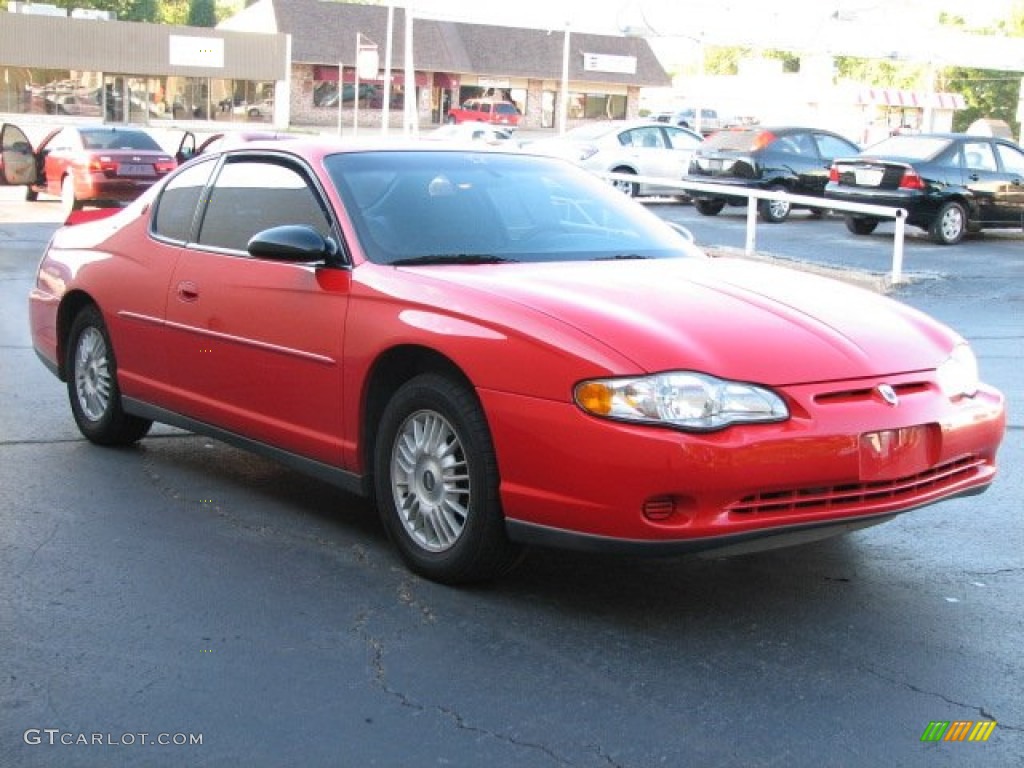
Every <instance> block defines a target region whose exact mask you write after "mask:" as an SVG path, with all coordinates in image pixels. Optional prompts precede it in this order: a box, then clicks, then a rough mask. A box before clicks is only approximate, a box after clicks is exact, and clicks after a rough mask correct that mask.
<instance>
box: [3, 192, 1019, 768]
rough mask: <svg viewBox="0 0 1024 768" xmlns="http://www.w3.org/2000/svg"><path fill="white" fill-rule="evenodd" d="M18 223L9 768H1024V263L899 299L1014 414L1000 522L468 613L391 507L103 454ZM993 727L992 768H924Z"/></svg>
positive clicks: (706, 564) (900, 533)
mask: <svg viewBox="0 0 1024 768" xmlns="http://www.w3.org/2000/svg"><path fill="white" fill-rule="evenodd" d="M26 207H30V206H26ZM0 209H2V210H0V230H3V232H4V233H6V234H7V235H8V239H6V240H4V241H0V394H2V395H3V397H2V398H0V766H7V765H11V766H14V765H17V766H19V767H21V766H24V767H31V766H51V765H61V766H97V765H103V766H106V765H126V766H134V765H146V766H180V765H189V766H222V765H250V766H275V767H276V766H297V767H298V766H301V767H302V768H306V767H307V766H319V765H330V766H359V767H362V766H387V767H389V768H391V767H394V766H399V767H400V766H410V768H420V766H431V765H437V766H468V767H473V766H484V765H486V766H489V767H491V768H503V767H504V766H509V767H511V766H515V767H516V768H521V767H522V766H529V767H531V768H532V767H534V766H536V767H537V768H544V767H545V766H552V767H553V768H562V767H564V766H573V767H578V768H589V767H591V766H594V767H601V768H608V767H609V766H614V767H615V768H651V767H652V766H686V765H693V766H712V765H713V766H744V767H747V766H755V767H758V766H764V767H775V766H778V767H779V768H782V767H785V768H791V767H792V766H816V767H817V766H857V767H859V766H874V765H879V766H881V765H885V766H918V765H920V766H929V768H931V767H933V766H961V765H971V766H989V765H991V766H1010V765H1021V764H1024V734H1022V730H1024V694H1022V693H1021V691H1024V665H1022V664H1021V663H1020V649H1021V647H1022V645H1024V644H1022V640H1024V558H1022V554H1021V553H1022V552H1024V524H1022V521H1021V512H1020V510H1021V508H1022V504H1021V499H1022V496H1024V488H1022V479H1021V472H1020V467H1021V466H1022V461H1024V439H1022V430H1021V423H1022V421H1021V416H1020V415H1019V414H1020V413H1022V412H1024V409H1022V408H1021V404H1022V403H1024V382H1022V380H1021V378H1020V375H1019V369H1020V363H1021V357H1022V353H1024V345H1022V344H1021V343H1020V342H1021V330H1022V325H1024V323H1022V320H1021V315H1020V307H1021V303H1020V302H1021V297H1020V296H1019V295H1018V291H1019V289H1018V288H1017V287H1016V286H1019V285H1020V283H1019V281H1016V282H1015V278H1017V277H1019V276H1020V262H1021V261H1022V260H1021V258H1020V257H1019V256H1018V257H1016V258H1017V261H1016V262H1014V261H1012V259H1009V257H1007V260H1005V261H1003V260H1001V259H1002V258H1003V257H1000V260H997V266H999V269H994V270H993V268H992V266H991V264H990V265H988V266H983V265H982V258H981V257H980V256H977V257H976V258H977V264H976V265H974V266H972V267H971V269H972V270H976V271H978V272H980V271H982V270H983V269H988V270H990V271H992V274H987V275H975V274H974V272H970V273H969V274H967V275H966V276H965V278H964V279H965V281H966V284H967V285H969V289H964V294H963V295H965V296H968V297H969V298H970V300H969V301H967V302H966V303H965V302H963V301H961V300H960V294H958V293H957V281H956V280H955V279H953V278H948V277H947V278H944V279H942V280H935V281H927V282H922V283H918V284H915V285H912V286H910V287H908V288H906V289H904V290H902V291H901V292H900V294H901V298H903V299H904V300H906V301H908V302H909V303H912V304H914V305H915V306H920V307H921V308H923V309H926V310H927V311H929V312H932V313H933V314H938V315H939V316H940V317H942V318H943V319H945V320H947V321H949V322H951V323H953V324H954V325H955V326H957V327H958V328H960V329H961V330H962V332H964V333H965V335H967V336H968V337H969V338H970V339H971V340H972V342H973V343H974V344H975V345H976V347H977V349H978V351H979V355H980V357H981V361H982V367H983V371H984V372H985V373H986V378H987V379H988V380H990V381H993V383H995V384H997V385H998V386H1000V387H1001V388H1003V389H1004V391H1005V392H1006V394H1007V395H1008V397H1009V398H1010V406H1011V418H1012V420H1013V424H1012V427H1011V430H1010V432H1009V433H1008V435H1007V439H1006V443H1005V445H1004V449H1003V453H1002V455H1001V458H1002V466H1003V472H1002V476H1001V477H1000V479H999V481H998V482H997V483H996V485H995V487H993V489H992V490H991V491H990V492H988V493H987V494H984V495H982V496H978V497H973V498H966V499H960V500H956V501H952V502H947V503H946V504H943V505H938V506H934V507H929V508H924V509H921V510H917V511H915V512H912V513H909V514H907V515H904V516H902V517H901V518H898V519H897V520H895V521H893V522H890V523H887V524H885V525H882V526H878V527H875V528H869V529H867V530H864V531H861V532H858V533H855V534H851V535H849V536H847V537H845V538H841V539H834V540H830V541H825V542H820V543H817V544H812V545H808V546H805V547H802V548H799V549H790V550H781V551H777V552H773V553H764V554H759V555H750V556H746V557H739V558H733V559H699V558H692V559H659V560H635V559H629V558H612V557H598V556H593V555H582V554H571V553H562V552H548V551H540V550H538V551H534V552H531V553H530V554H529V555H528V557H527V560H526V562H525V563H524V564H523V565H522V566H521V567H520V569H519V570H518V571H517V572H515V573H514V574H513V575H512V576H510V577H509V578H507V579H506V580H504V581H502V582H500V583H498V584H496V585H492V586H488V587H479V588H474V589H450V588H446V587H442V586H439V585H437V584H432V583H430V582H425V581H423V580H421V579H419V578H417V577H415V576H413V575H411V574H409V572H408V571H406V570H405V569H404V568H403V567H402V565H401V563H400V562H399V560H398V558H397V556H396V555H395V554H394V552H393V550H392V548H391V547H390V545H389V543H388V542H387V539H386V536H385V534H384V532H383V529H382V528H381V526H380V525H379V524H378V521H377V519H376V516H375V513H374V512H373V510H372V509H371V508H370V507H369V506H368V505H367V504H366V503H365V502H363V501H360V500H358V499H356V498H354V497H352V496H349V495H347V494H345V493H343V492H341V491H339V490H337V489H335V488H332V487H330V486H326V485H324V484H321V483H319V482H317V481H315V480H311V479H309V478H307V477H305V476H302V475H298V474H296V473H294V472H291V471H289V470H287V469H284V468H282V467H280V466H278V465H276V464H273V463H271V462H269V461H265V460H263V459H261V458H258V457H255V456H252V455H249V454H246V453H243V452H240V451H237V450H235V449H232V448H229V447H227V446H225V445H223V444H221V443H218V442H216V441H213V440H209V439H207V438H203V437H197V436H194V435H191V434H188V433H184V432H180V431H177V430H173V429H167V428H160V429H156V430H154V433H153V435H151V436H150V437H148V438H147V439H146V440H144V441H143V442H142V443H141V444H140V445H139V446H138V447H136V448H132V449H124V450H105V449H100V448H96V447H93V446H91V445H88V444H87V443H86V442H85V441H83V440H82V439H81V438H80V437H79V436H78V433H77V431H75V429H74V425H73V422H72V420H71V416H70V413H69V411H68V407H67V403H66V396H65V392H64V389H63V386H62V385H61V384H60V383H59V382H57V381H56V380H55V379H54V378H53V377H52V376H51V375H50V374H49V373H48V372H47V371H46V370H45V369H44V368H43V367H42V366H41V365H40V364H39V362H38V361H37V360H36V359H35V355H34V353H33V352H32V350H31V348H30V345H29V342H28V336H27V326H26V318H25V312H24V307H25V304H24V298H25V295H26V293H27V291H28V288H29V285H30V282H31V276H32V271H33V268H34V265H35V261H36V260H37V258H38V255H39V253H40V251H41V249H42V247H43V245H44V243H45V238H46V237H47V236H48V233H49V232H50V231H52V225H47V224H46V223H45V222H42V223H40V222H30V223H21V222H20V221H18V220H13V221H12V220H11V219H10V218H9V217H10V216H11V215H15V214H11V213H10V211H12V210H15V208H14V206H12V205H11V204H10V203H8V202H0ZM42 210H43V213H42V214H40V213H39V211H40V208H39V207H35V208H33V209H32V215H36V216H45V211H46V209H45V208H43V209H42ZM683 210H684V212H685V209H683ZM5 217H7V218H5ZM833 224H834V225H835V227H836V228H838V229H841V228H842V224H841V223H838V224H837V223H835V222H833ZM821 226H822V227H823V229H821V230H820V231H822V232H825V233H828V232H830V231H831V230H829V229H828V228H827V227H825V225H821ZM810 231H812V232H817V231H819V230H818V228H817V225H815V228H814V229H813V230H810ZM822 237H828V235H827V234H826V235H823V236H822ZM970 245H971V247H972V249H973V250H972V251H971V253H972V254H976V253H978V252H979V251H980V248H978V247H975V246H980V245H982V244H980V243H973V244H970ZM833 249H834V247H833ZM943 253H945V252H943ZM972 264H973V263H972ZM1000 265H1001V266H1000ZM1000 269H1001V270H1002V271H999V270H1000ZM987 719H992V720H996V721H998V725H997V726H996V728H995V730H994V732H993V734H992V736H991V738H990V739H989V741H987V742H985V743H943V742H930V743H922V742H921V735H922V733H923V732H924V730H925V728H926V727H927V726H928V724H929V723H930V722H931V721H946V720H949V721H955V720H975V721H976V720H987ZM30 728H39V729H46V728H56V729H60V730H61V731H62V732H65V733H71V734H81V733H84V734H90V735H91V734H94V733H100V734H104V735H108V734H112V735H114V736H120V735H122V734H125V733H141V732H147V733H152V734H156V733H159V732H168V733H190V734H195V733H201V734H202V736H203V743H202V744H201V745H194V746H181V747H177V746H141V745H134V746H124V745H121V746H105V745H89V746H65V745H60V744H57V745H53V746H50V745H47V744H42V745H30V744H27V743H26V742H25V739H24V732H25V731H26V729H30Z"/></svg>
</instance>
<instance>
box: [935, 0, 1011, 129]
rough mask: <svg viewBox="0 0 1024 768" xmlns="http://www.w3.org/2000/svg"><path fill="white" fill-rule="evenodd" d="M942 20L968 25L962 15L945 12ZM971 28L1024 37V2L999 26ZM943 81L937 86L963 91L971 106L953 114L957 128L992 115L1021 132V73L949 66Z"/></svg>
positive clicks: (944, 22)
mask: <svg viewBox="0 0 1024 768" xmlns="http://www.w3.org/2000/svg"><path fill="white" fill-rule="evenodd" d="M940 20H941V21H942V23H943V24H948V25H950V26H956V27H961V28H966V23H965V22H964V19H963V18H962V17H958V16H949V15H943V16H942V17H941V19H940ZM970 31H971V32H973V33H974V34H980V35H999V36H1003V37H1024V3H1022V2H1018V3H1016V4H1015V5H1014V6H1013V8H1012V10H1011V13H1010V15H1009V16H1008V17H1007V18H1006V19H1004V20H1002V21H1000V22H999V23H998V24H997V25H996V26H995V28H988V29H975V30H970ZM939 80H940V86H937V87H941V88H942V89H943V90H951V91H957V92H959V93H961V94H963V97H964V100H965V101H966V102H967V108H966V109H961V110H960V111H958V112H957V113H956V114H955V115H954V116H953V130H955V131H963V130H966V129H967V127H968V126H970V124H971V123H973V122H974V121H975V120H977V119H979V118H991V119H995V120H1003V121H1005V122H1006V123H1007V124H1008V125H1009V126H1010V128H1011V130H1012V131H1013V134H1014V135H1015V136H1016V135H1019V133H1020V123H1019V122H1018V121H1017V104H1018V102H1019V100H1020V87H1021V73H1020V72H997V71H993V70H986V69H972V68H970V67H947V68H946V69H944V70H942V71H941V73H940V74H939Z"/></svg>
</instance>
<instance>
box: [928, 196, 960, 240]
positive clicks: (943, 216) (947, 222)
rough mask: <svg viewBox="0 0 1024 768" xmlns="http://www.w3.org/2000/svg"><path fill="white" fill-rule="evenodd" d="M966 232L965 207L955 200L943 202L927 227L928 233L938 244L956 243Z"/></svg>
mask: <svg viewBox="0 0 1024 768" xmlns="http://www.w3.org/2000/svg"><path fill="white" fill-rule="evenodd" d="M966 233H967V209H965V208H964V207H963V206H962V205H961V204H960V203H957V202H955V201H950V202H948V203H944V204H943V205H942V207H941V208H939V213H938V215H936V217H935V219H934V220H933V221H932V223H931V225H930V226H929V227H928V235H929V236H930V237H931V239H932V240H933V241H934V242H936V243H938V244H939V245H956V244H957V243H959V242H960V241H961V240H963V239H964V235H965V234H966Z"/></svg>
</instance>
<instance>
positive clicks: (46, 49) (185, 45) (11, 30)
mask: <svg viewBox="0 0 1024 768" xmlns="http://www.w3.org/2000/svg"><path fill="white" fill-rule="evenodd" d="M24 7H25V5H24V4H22V8H24ZM29 7H30V8H31V6H29ZM288 44H289V40H288V36H287V35H283V34H259V35H256V34H251V33H240V32H233V31H230V30H215V29H208V28H199V27H181V26H170V25H161V24H141V23H135V22H120V21H111V20H105V19H93V18H74V17H70V16H54V15H38V14H35V13H24V12H20V13H11V12H8V13H0V71H2V73H3V79H2V80H0V112H4V113H6V114H8V115H19V116H23V117H28V116H32V117H30V118H29V119H32V118H35V117H38V119H40V120H54V119H55V118H56V119H57V120H60V119H62V118H89V119H99V120H103V121H105V122H111V123H120V122H132V123H144V124H145V123H154V122H157V123H159V122H170V121H172V120H173V121H183V120H184V121H190V120H201V121H222V122H227V121H232V122H234V121H253V120H256V121H260V122H275V121H281V120H285V119H286V118H285V117H284V115H283V114H277V110H275V94H276V92H277V91H278V89H279V88H280V87H281V86H282V84H286V83H287V81H288V78H289V71H288Z"/></svg>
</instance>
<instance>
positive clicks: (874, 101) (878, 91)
mask: <svg viewBox="0 0 1024 768" xmlns="http://www.w3.org/2000/svg"><path fill="white" fill-rule="evenodd" d="M857 103H858V104H861V105H863V106H880V107H918V108H920V109H925V108H926V107H931V108H932V109H963V108H964V107H966V106H967V103H966V102H965V101H964V97H963V94H960V93H936V92H934V91H903V90H899V89H897V88H864V89H863V90H861V91H860V93H859V94H858V96H857Z"/></svg>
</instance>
